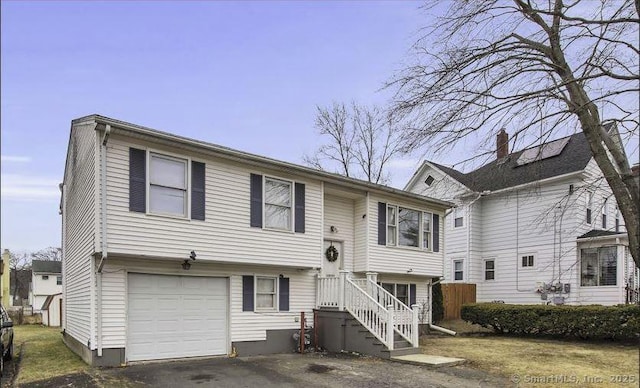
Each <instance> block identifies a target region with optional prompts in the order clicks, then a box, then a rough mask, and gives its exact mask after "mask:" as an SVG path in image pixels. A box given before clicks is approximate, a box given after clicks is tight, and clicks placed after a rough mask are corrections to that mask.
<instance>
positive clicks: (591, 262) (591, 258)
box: [580, 247, 618, 287]
mask: <svg viewBox="0 0 640 388" xmlns="http://www.w3.org/2000/svg"><path fill="white" fill-rule="evenodd" d="M617 261H618V260H617V254H616V247H601V248H587V249H581V250H580V271H581V276H580V285H581V286H585V287H591V286H615V285H616V284H617V273H618V272H617Z"/></svg>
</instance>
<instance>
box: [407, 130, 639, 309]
mask: <svg viewBox="0 0 640 388" xmlns="http://www.w3.org/2000/svg"><path fill="white" fill-rule="evenodd" d="M606 129H607V130H608V131H609V133H610V135H611V136H612V137H613V139H615V141H620V139H619V135H618V133H617V130H616V128H615V127H614V126H608V127H607V128H606ZM508 144H509V142H508V135H507V133H506V132H505V131H504V130H503V131H501V133H500V134H498V136H497V152H496V153H497V158H496V160H494V161H492V162H490V163H488V164H486V165H484V166H482V167H480V168H478V169H476V170H474V171H471V172H469V173H462V172H459V171H457V170H455V169H453V168H450V167H445V166H442V165H439V164H436V163H434V162H430V161H425V162H424V163H423V164H422V166H421V167H420V168H419V169H418V170H417V171H416V173H415V174H414V176H413V177H412V178H411V180H410V181H409V182H408V184H407V185H406V187H405V190H407V191H411V192H414V193H417V194H422V195H427V196H432V197H435V198H440V199H445V200H450V201H452V202H455V203H456V205H457V206H456V207H455V208H454V209H452V211H450V212H448V213H447V214H446V215H445V221H444V227H445V230H446V233H445V236H446V238H445V246H444V247H445V261H444V274H445V275H444V278H445V280H444V282H453V283H472V284H475V285H476V299H477V301H478V302H491V301H503V302H506V303H523V304H526V303H556V304H562V303H571V304H603V305H613V304H618V303H633V302H637V300H638V288H639V284H638V279H639V277H640V273H639V272H638V269H637V268H636V267H635V264H634V262H633V259H632V257H631V254H630V253H629V249H628V240H627V239H628V238H627V235H626V230H625V226H624V224H623V219H622V216H621V214H620V212H619V211H618V208H617V205H616V201H615V198H614V197H613V195H612V193H611V190H610V188H609V186H608V184H607V182H606V180H605V179H604V177H603V175H602V172H601V171H600V169H599V168H598V166H597V164H596V162H595V160H594V159H593V158H592V157H591V152H590V149H589V145H588V143H587V140H586V138H585V136H584V135H583V134H582V133H577V134H575V135H572V136H569V137H564V138H561V139H557V140H554V141H550V142H547V143H545V144H542V145H539V146H536V147H531V148H528V149H525V150H521V151H518V152H513V153H509V151H508V147H509V146H508Z"/></svg>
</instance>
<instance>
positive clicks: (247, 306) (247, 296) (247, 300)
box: [242, 276, 253, 311]
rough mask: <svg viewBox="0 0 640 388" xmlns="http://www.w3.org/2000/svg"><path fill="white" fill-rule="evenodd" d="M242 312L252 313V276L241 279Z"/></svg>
mask: <svg viewBox="0 0 640 388" xmlns="http://www.w3.org/2000/svg"><path fill="white" fill-rule="evenodd" d="M242 311H253V276H243V277H242Z"/></svg>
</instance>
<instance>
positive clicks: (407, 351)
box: [382, 347, 422, 358]
mask: <svg viewBox="0 0 640 388" xmlns="http://www.w3.org/2000/svg"><path fill="white" fill-rule="evenodd" d="M382 352H383V353H387V354H388V355H389V357H386V358H393V357H399V356H409V355H414V354H422V352H421V351H420V348H414V347H406V348H395V349H393V350H383V351H382Z"/></svg>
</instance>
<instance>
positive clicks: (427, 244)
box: [422, 212, 433, 249]
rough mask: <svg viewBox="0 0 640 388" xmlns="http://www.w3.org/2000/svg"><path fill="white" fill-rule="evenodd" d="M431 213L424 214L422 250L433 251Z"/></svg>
mask: <svg viewBox="0 0 640 388" xmlns="http://www.w3.org/2000/svg"><path fill="white" fill-rule="evenodd" d="M432 218H433V215H432V214H431V213H427V212H424V213H422V248H424V249H431V220H432Z"/></svg>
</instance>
